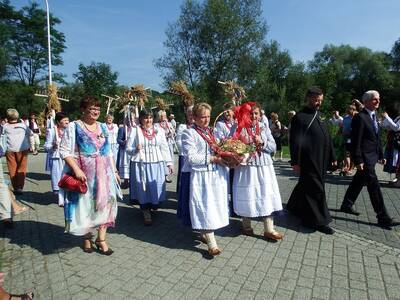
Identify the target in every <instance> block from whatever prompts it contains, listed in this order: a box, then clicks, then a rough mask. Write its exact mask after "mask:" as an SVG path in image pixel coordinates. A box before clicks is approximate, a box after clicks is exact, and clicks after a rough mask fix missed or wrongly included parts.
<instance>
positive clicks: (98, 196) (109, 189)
mask: <svg viewBox="0 0 400 300" xmlns="http://www.w3.org/2000/svg"><path fill="white" fill-rule="evenodd" d="M80 108H81V111H82V116H81V119H80V120H78V121H75V122H71V123H70V124H69V126H68V128H67V129H66V131H65V133H64V136H63V139H62V140H61V145H60V155H61V157H62V158H63V159H64V160H65V163H66V165H65V168H64V172H70V173H72V174H73V175H74V176H75V178H77V179H78V180H81V181H83V182H86V184H87V187H88V190H87V192H86V193H85V194H80V193H77V192H71V191H64V193H63V195H65V198H64V212H65V218H66V231H67V232H69V233H71V234H73V235H78V236H84V237H85V239H84V244H83V250H84V251H85V252H87V253H91V252H93V241H92V234H93V233H94V232H95V231H96V230H97V239H96V240H95V242H94V244H95V246H96V247H97V249H98V251H99V253H101V254H104V255H111V254H112V253H113V251H112V250H111V248H109V247H108V245H107V242H106V232H107V228H108V227H113V226H114V225H115V219H116V216H117V199H118V198H121V196H122V195H121V190H120V187H119V176H118V173H117V171H116V169H115V164H114V160H113V154H112V151H111V143H110V141H109V136H108V129H107V127H106V126H105V125H104V124H102V123H99V122H97V119H98V118H99V116H100V102H99V101H98V100H97V99H96V98H93V97H87V98H85V99H84V100H82V102H81V104H80Z"/></svg>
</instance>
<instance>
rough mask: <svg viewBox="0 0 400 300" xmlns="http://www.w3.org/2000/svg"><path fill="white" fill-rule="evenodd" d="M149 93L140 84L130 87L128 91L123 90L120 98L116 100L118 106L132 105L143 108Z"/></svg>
mask: <svg viewBox="0 0 400 300" xmlns="http://www.w3.org/2000/svg"><path fill="white" fill-rule="evenodd" d="M148 97H149V93H148V91H147V90H146V88H145V87H144V85H142V84H137V85H134V86H132V87H131V88H130V89H129V90H125V91H124V92H123V94H122V97H121V98H120V99H119V100H118V106H120V107H124V106H125V105H128V104H132V105H137V106H139V107H143V106H144V105H145V103H146V102H147V101H148Z"/></svg>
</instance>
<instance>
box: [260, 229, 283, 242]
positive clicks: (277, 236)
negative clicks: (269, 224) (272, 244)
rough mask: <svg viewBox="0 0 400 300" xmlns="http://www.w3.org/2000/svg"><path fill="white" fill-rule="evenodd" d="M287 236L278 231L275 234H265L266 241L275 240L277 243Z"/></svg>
mask: <svg viewBox="0 0 400 300" xmlns="http://www.w3.org/2000/svg"><path fill="white" fill-rule="evenodd" d="M284 236H285V235H284V234H283V233H280V232H278V231H274V232H264V237H265V238H266V239H271V240H275V241H279V240H281V239H283V237H284Z"/></svg>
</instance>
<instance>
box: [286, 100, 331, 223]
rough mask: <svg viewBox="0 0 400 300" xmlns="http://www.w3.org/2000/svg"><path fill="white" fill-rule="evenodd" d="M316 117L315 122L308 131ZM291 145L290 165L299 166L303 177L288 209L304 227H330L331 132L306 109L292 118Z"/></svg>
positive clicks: (314, 111)
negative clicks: (327, 184) (328, 174)
mask: <svg viewBox="0 0 400 300" xmlns="http://www.w3.org/2000/svg"><path fill="white" fill-rule="evenodd" d="M315 113H317V115H316V118H315V119H314V121H313V122H312V124H311V126H310V127H309V129H308V130H307V127H308V125H309V124H310V122H311V120H312V119H313V117H314V114H315ZM289 142H290V156H291V165H292V166H293V165H299V166H300V177H299V181H298V183H297V185H296V187H295V188H294V190H293V192H292V195H291V196H290V199H289V201H288V204H287V209H288V210H289V211H290V212H292V213H293V214H295V215H296V216H298V217H299V218H301V219H302V221H303V223H304V224H305V225H308V226H311V227H318V226H323V225H328V224H329V223H330V222H331V221H332V218H331V215H330V213H329V210H328V207H327V204H326V196H325V175H326V172H327V169H328V166H330V165H331V163H332V162H333V161H335V154H334V149H333V145H332V139H331V137H330V134H329V131H328V128H327V126H326V124H325V123H324V121H322V120H321V117H320V115H319V112H318V111H317V112H316V110H315V109H311V108H308V107H305V108H304V109H303V110H302V111H300V112H299V113H298V114H296V115H295V116H294V117H293V119H292V122H291V125H290V141H289Z"/></svg>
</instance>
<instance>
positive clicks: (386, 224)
mask: <svg viewBox="0 0 400 300" xmlns="http://www.w3.org/2000/svg"><path fill="white" fill-rule="evenodd" d="M378 225H379V226H380V227H382V228H383V229H386V230H392V227H394V226H399V225H400V222H397V221H394V220H393V219H379V220H378Z"/></svg>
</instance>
